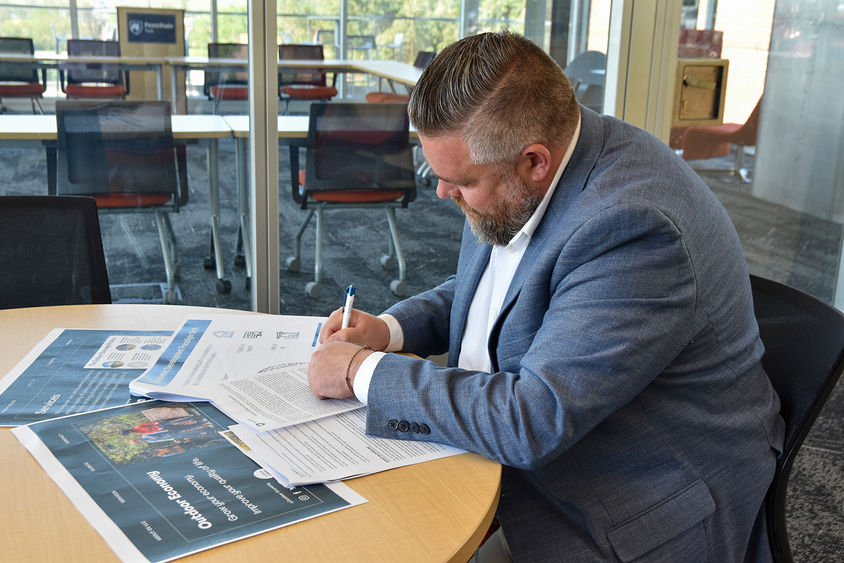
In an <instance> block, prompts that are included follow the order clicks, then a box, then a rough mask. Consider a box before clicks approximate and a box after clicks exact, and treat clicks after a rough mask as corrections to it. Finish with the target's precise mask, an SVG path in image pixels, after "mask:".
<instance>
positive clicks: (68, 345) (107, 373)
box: [0, 328, 173, 426]
mask: <svg viewBox="0 0 844 563" xmlns="http://www.w3.org/2000/svg"><path fill="white" fill-rule="evenodd" d="M172 334H173V333H172V331H169V330H166V331H155V330H95V329H71V328H56V329H53V330H52V331H50V333H49V334H48V335H47V336H46V337H44V339H43V340H41V342H39V343H38V344H37V345H36V346H35V347H34V348H33V349H32V350H30V352H29V353H28V354H27V355H26V357H25V358H23V359H22V360H21V361H20V362H19V363H18V365H16V366H15V367H14V368H13V369H12V371H10V372H9V373H8V374H7V375H6V376H5V377H3V379H2V380H0V426H18V425H21V424H28V423H30V422H37V421H39V420H47V419H49V418H55V417H57V416H64V415H67V414H73V413H77V412H85V411H92V410H97V409H102V408H105V407H113V406H117V405H125V404H127V403H133V402H137V401H138V400H139V399H138V398H137V397H132V395H130V394H129V382H130V381H132V380H133V379H135V378H136V377H138V376H139V375H141V374H142V373H143V372H144V370H145V369H147V368H149V367H150V366H152V365H153V364H154V363H155V361H156V360H157V359H158V355H159V354H160V353H161V351H162V350H163V349H164V346H165V345H166V344H167V342H168V341H169V340H170V337H171V335H172Z"/></svg>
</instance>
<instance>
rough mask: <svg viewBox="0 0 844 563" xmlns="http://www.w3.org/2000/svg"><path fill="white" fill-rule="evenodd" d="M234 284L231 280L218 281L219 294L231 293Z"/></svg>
mask: <svg viewBox="0 0 844 563" xmlns="http://www.w3.org/2000/svg"><path fill="white" fill-rule="evenodd" d="M231 292H232V282H230V281H229V280H217V293H231Z"/></svg>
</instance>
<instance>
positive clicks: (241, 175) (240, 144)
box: [235, 137, 252, 288]
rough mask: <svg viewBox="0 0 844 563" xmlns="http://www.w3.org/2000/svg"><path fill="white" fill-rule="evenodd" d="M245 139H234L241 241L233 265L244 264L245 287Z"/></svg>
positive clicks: (248, 243)
mask: <svg viewBox="0 0 844 563" xmlns="http://www.w3.org/2000/svg"><path fill="white" fill-rule="evenodd" d="M247 141H248V137H237V138H236V139H235V149H236V150H237V153H236V162H237V214H238V217H239V218H240V237H239V238H238V241H239V242H240V243H241V244H240V246H239V247H238V252H237V254H236V255H235V265H238V264H241V263H243V264H245V266H246V285H247V288H248V286H249V284H250V280H251V279H252V239H251V237H250V234H249V233H250V230H249V190H248V185H249V181H248V180H249V179H248V177H247V174H248V173H247V162H248V161H247V157H248V155H247V144H248V143H247Z"/></svg>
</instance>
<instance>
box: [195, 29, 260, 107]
mask: <svg viewBox="0 0 844 563" xmlns="http://www.w3.org/2000/svg"><path fill="white" fill-rule="evenodd" d="M208 58H209V59H247V58H249V45H247V44H246V43H209V44H208ZM203 92H204V93H205V95H206V96H208V99H210V100H213V102H214V109H213V111H214V113H217V110H218V108H219V106H220V102H222V101H223V100H248V99H249V74H248V71H247V70H246V69H245V67H244V70H213V67H211V68H209V69H208V70H206V71H205V85H204V86H203Z"/></svg>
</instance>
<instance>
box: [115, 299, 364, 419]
mask: <svg viewBox="0 0 844 563" xmlns="http://www.w3.org/2000/svg"><path fill="white" fill-rule="evenodd" d="M324 321H325V318H324V317H297V316H289V315H272V316H270V315H251V314H243V315H210V316H207V317H190V318H188V319H185V320H184V321H183V323H182V326H181V327H180V328H179V329H178V330H177V331H176V332H175V333H174V335H173V338H172V340H171V341H170V343H169V344H168V346H167V348H166V349H165V350H164V352H163V353H162V354H161V356H160V357H159V358H158V361H157V362H156V363H155V365H154V366H153V367H151V368H150V369H148V370H147V371H146V372H144V374H143V375H142V376H141V377H139V378H138V379H136V380H134V381H132V382H131V383H130V389H131V391H132V393H133V394H136V395H142V396H146V397H151V398H157V399H165V400H169V401H196V400H201V401H211V402H212V403H213V404H214V405H215V406H216V407H217V408H219V409H220V410H221V411H223V412H224V413H226V415H228V416H229V417H231V418H233V419H235V420H236V421H238V422H240V423H242V424H246V425H249V426H251V427H252V428H253V429H255V430H260V431H267V430H275V429H278V428H284V427H285V426H290V425H293V424H299V423H301V422H306V421H310V420H314V419H317V418H322V417H327V416H331V415H334V414H337V413H341V412H346V411H349V410H354V409H357V408H360V407H361V406H362V405H361V403H360V402H358V401H357V400H356V399H354V398H350V399H344V400H336V401H321V400H319V399H317V398H316V397H314V395H313V393H312V392H311V389H310V386H309V385H308V362H309V361H310V357H311V354H312V353H313V350H314V349H315V348H316V346H317V344H318V337H319V331H320V328H321V327H322V323H323V322H324Z"/></svg>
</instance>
